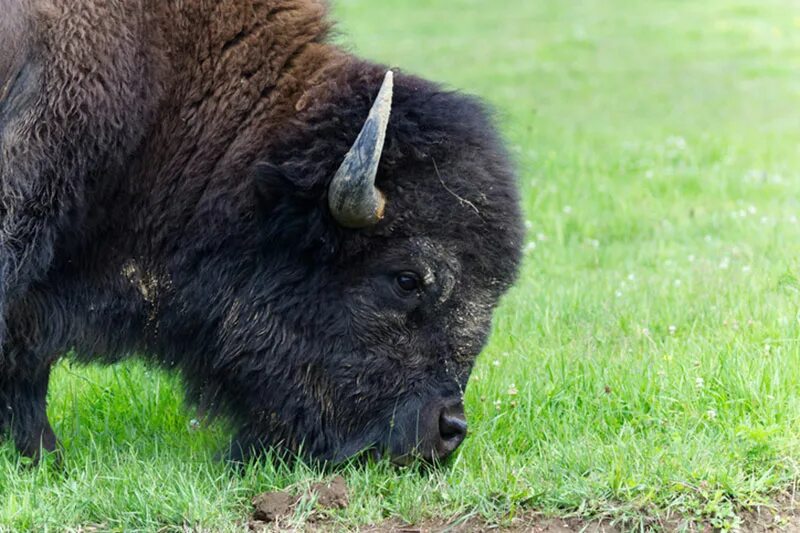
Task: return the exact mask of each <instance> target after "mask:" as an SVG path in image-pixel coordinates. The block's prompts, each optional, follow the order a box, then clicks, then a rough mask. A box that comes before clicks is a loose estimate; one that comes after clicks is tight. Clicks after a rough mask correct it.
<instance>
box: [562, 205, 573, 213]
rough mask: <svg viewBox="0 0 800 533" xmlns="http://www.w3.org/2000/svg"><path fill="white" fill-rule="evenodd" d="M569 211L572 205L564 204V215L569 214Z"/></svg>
mask: <svg viewBox="0 0 800 533" xmlns="http://www.w3.org/2000/svg"><path fill="white" fill-rule="evenodd" d="M571 213H572V206H571V205H565V206H564V214H565V215H569V214H571Z"/></svg>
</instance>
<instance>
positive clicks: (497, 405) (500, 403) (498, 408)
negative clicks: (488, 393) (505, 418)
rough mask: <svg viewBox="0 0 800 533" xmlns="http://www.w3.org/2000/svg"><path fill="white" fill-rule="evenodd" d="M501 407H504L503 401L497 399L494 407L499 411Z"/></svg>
mask: <svg viewBox="0 0 800 533" xmlns="http://www.w3.org/2000/svg"><path fill="white" fill-rule="evenodd" d="M501 407H503V402H501V401H500V400H495V402H494V408H495V409H497V410H498V411H499V410H500V408H501Z"/></svg>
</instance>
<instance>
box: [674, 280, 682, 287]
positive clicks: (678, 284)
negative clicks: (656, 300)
mask: <svg viewBox="0 0 800 533" xmlns="http://www.w3.org/2000/svg"><path fill="white" fill-rule="evenodd" d="M672 284H673V285H675V286H676V287H680V286H681V285H682V284H683V282H682V281H681V280H679V279H676V280H675V281H673V282H672Z"/></svg>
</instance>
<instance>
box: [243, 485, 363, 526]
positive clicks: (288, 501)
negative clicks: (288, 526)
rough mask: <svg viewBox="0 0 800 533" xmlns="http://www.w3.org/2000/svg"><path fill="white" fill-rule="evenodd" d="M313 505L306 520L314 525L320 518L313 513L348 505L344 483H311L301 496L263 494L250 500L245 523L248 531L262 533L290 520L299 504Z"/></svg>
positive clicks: (322, 515) (280, 493) (322, 516)
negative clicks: (251, 505) (250, 507)
mask: <svg viewBox="0 0 800 533" xmlns="http://www.w3.org/2000/svg"><path fill="white" fill-rule="evenodd" d="M308 501H313V502H314V513H312V515H311V516H310V517H308V518H307V520H309V521H310V522H312V523H313V522H315V521H317V520H318V519H320V518H324V514H321V515H320V514H316V513H317V512H318V511H324V510H326V509H344V508H345V507H347V504H348V503H349V502H350V496H349V494H348V491H347V482H346V481H345V480H344V478H343V477H342V476H336V477H335V478H333V479H332V480H331V481H330V482H328V483H315V484H313V485H311V487H309V489H308V490H307V491H304V492H303V493H301V494H292V493H290V492H286V491H277V492H265V493H263V494H259V495H258V496H256V497H255V498H253V514H252V515H251V517H250V521H249V522H248V527H249V529H250V530H251V531H264V530H266V529H268V528H269V527H271V526H280V524H282V523H284V522H285V521H286V520H287V519H288V518H290V517H291V516H292V515H293V514H294V512H295V509H296V508H297V506H298V504H300V503H301V502H308Z"/></svg>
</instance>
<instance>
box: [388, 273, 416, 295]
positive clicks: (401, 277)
mask: <svg viewBox="0 0 800 533" xmlns="http://www.w3.org/2000/svg"><path fill="white" fill-rule="evenodd" d="M394 280H395V283H396V284H397V288H398V289H399V290H400V292H401V293H402V294H404V295H406V296H408V295H410V294H412V293H416V292H417V291H418V290H419V276H417V275H416V274H415V273H414V272H400V273H399V274H398V275H397V277H395V279H394Z"/></svg>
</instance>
